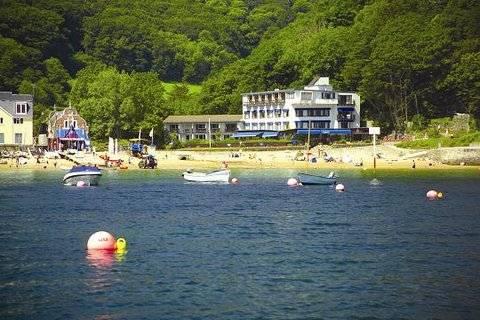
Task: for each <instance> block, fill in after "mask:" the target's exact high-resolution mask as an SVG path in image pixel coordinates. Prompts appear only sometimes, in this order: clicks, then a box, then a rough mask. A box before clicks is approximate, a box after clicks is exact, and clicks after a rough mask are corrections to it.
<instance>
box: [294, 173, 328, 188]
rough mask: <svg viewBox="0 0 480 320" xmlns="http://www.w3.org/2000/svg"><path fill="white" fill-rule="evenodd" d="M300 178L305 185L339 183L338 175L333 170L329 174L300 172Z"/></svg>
mask: <svg viewBox="0 0 480 320" xmlns="http://www.w3.org/2000/svg"><path fill="white" fill-rule="evenodd" d="M298 180H299V181H300V183H301V184H303V185H332V184H336V183H337V176H336V175H335V172H333V171H332V172H330V174H329V175H328V176H321V175H316V174H310V173H304V172H300V173H298Z"/></svg>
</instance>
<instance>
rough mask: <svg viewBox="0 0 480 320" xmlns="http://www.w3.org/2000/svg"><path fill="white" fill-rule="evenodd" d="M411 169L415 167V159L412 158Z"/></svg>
mask: <svg viewBox="0 0 480 320" xmlns="http://www.w3.org/2000/svg"><path fill="white" fill-rule="evenodd" d="M412 161H413V162H412V169H415V160H412Z"/></svg>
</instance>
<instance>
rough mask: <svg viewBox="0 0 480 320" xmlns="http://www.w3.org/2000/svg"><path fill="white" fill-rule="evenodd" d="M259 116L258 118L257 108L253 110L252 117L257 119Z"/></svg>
mask: <svg viewBox="0 0 480 320" xmlns="http://www.w3.org/2000/svg"><path fill="white" fill-rule="evenodd" d="M257 118H258V116H257V111H256V110H254V111H252V119H257Z"/></svg>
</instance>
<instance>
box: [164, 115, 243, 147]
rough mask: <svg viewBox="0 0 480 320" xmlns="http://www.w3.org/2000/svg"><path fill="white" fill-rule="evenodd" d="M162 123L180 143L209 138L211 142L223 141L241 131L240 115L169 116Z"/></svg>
mask: <svg viewBox="0 0 480 320" xmlns="http://www.w3.org/2000/svg"><path fill="white" fill-rule="evenodd" d="M163 123H164V125H165V129H166V130H167V131H168V132H170V133H176V135H177V138H178V139H179V140H180V141H182V142H183V141H188V140H192V139H209V138H210V137H211V138H212V140H214V139H220V140H223V139H225V138H229V137H231V136H232V135H233V134H234V133H235V132H236V131H238V130H242V129H243V125H242V115H231V114H224V115H218V114H215V115H193V116H169V117H167V118H166V119H165V120H164V121H163Z"/></svg>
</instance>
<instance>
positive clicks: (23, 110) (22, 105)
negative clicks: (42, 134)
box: [16, 102, 28, 114]
mask: <svg viewBox="0 0 480 320" xmlns="http://www.w3.org/2000/svg"><path fill="white" fill-rule="evenodd" d="M16 111H17V114H27V112H28V104H27V103H26V102H17V105H16Z"/></svg>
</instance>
